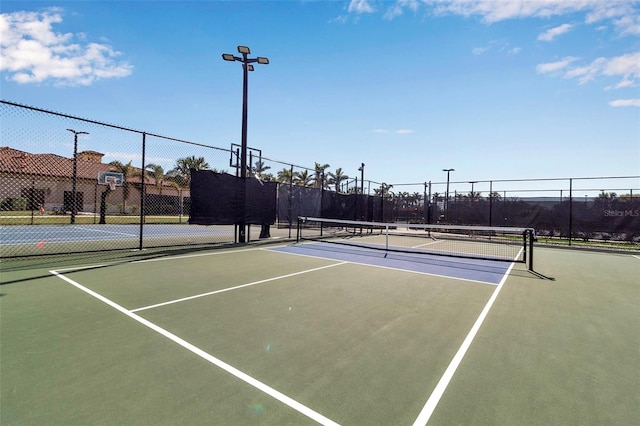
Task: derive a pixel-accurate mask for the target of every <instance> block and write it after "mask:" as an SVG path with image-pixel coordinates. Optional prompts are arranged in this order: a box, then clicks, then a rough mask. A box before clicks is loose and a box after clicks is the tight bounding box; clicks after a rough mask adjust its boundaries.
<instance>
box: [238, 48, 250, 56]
mask: <svg viewBox="0 0 640 426" xmlns="http://www.w3.org/2000/svg"><path fill="white" fill-rule="evenodd" d="M238 52H240V53H246V54H247V55H248V54H249V53H251V49H249V47H248V46H238Z"/></svg>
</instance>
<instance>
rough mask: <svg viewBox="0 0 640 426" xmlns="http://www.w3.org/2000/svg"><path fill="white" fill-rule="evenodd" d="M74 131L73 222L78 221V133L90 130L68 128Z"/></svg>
mask: <svg viewBox="0 0 640 426" xmlns="http://www.w3.org/2000/svg"><path fill="white" fill-rule="evenodd" d="M67 130H68V131H70V132H71V133H73V179H72V184H71V186H72V188H71V224H74V223H76V209H77V195H76V194H77V193H76V182H77V180H78V135H88V134H89V133H88V132H78V131H76V130H73V129H67Z"/></svg>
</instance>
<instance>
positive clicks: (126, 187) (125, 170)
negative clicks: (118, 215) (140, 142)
mask: <svg viewBox="0 0 640 426" xmlns="http://www.w3.org/2000/svg"><path fill="white" fill-rule="evenodd" d="M109 164H110V165H111V166H112V167H113V168H114V171H116V172H118V173H122V178H123V179H122V180H123V182H122V213H125V212H126V211H127V200H128V199H129V192H130V191H131V186H130V184H129V179H128V178H130V177H134V176H140V175H141V173H140V172H139V171H138V169H136V168H135V167H133V166H132V165H131V161H129V162H128V163H127V164H124V163H122V162H120V161H118V160H115V161H112V162H110V163H109Z"/></svg>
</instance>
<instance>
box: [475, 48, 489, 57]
mask: <svg viewBox="0 0 640 426" xmlns="http://www.w3.org/2000/svg"><path fill="white" fill-rule="evenodd" d="M487 50H489V47H474V48H473V49H472V50H471V53H473V54H474V55H475V56H480V55H482V54H483V53H484V52H486V51H487Z"/></svg>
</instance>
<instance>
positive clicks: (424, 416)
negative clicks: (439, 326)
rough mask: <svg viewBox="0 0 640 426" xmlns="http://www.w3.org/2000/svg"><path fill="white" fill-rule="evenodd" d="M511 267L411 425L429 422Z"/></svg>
mask: <svg viewBox="0 0 640 426" xmlns="http://www.w3.org/2000/svg"><path fill="white" fill-rule="evenodd" d="M513 265H514V263H512V264H511V266H509V269H508V270H507V272H506V273H505V274H504V276H503V277H502V280H501V281H500V284H498V287H497V288H496V289H495V290H494V292H493V294H492V295H491V297H490V298H489V300H488V301H487V304H486V305H485V306H484V309H483V310H482V312H480V316H478V319H476V322H475V323H474V324H473V327H471V330H469V334H467V337H465V339H464V341H463V342H462V345H460V348H459V349H458V352H456V354H455V356H454V357H453V359H452V360H451V362H450V363H449V366H448V367H447V369H446V370H445V372H444V374H443V375H442V377H441V378H440V381H439V382H438V384H437V385H436V387H435V388H434V389H433V392H432V393H431V396H429V399H428V400H427V402H426V404H425V405H424V407H423V408H422V410H421V411H420V414H419V415H418V418H416V421H415V422H414V423H413V426H425V425H426V424H427V423H428V422H429V419H430V418H431V415H432V414H433V411H434V410H435V409H436V406H437V405H438V402H440V398H442V395H443V394H444V391H445V390H446V389H447V386H449V382H451V379H452V378H453V375H454V374H455V372H456V370H457V369H458V366H459V365H460V363H461V362H462V359H463V358H464V356H465V354H466V353H467V350H468V349H469V347H470V346H471V343H472V342H473V339H474V338H475V337H476V334H478V330H480V327H481V326H482V323H483V322H484V319H485V318H486V317H487V315H488V314H489V311H490V310H491V306H493V302H495V300H496V299H497V298H498V294H500V290H502V287H503V286H504V283H505V281H507V277H508V276H509V273H510V272H511V269H512V268H513Z"/></svg>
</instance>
